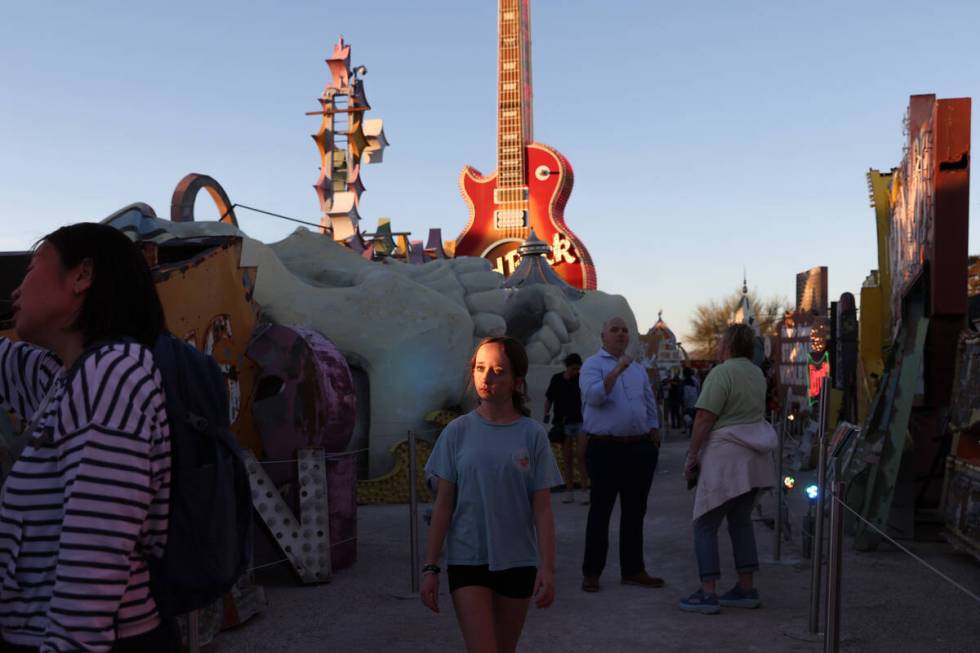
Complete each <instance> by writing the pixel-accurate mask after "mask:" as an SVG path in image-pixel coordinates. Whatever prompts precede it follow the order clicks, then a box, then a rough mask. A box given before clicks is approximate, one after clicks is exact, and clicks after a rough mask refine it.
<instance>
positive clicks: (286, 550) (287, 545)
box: [244, 449, 332, 583]
mask: <svg viewBox="0 0 980 653" xmlns="http://www.w3.org/2000/svg"><path fill="white" fill-rule="evenodd" d="M244 456H245V465H246V468H247V469H248V476H249V481H250V483H251V486H252V505H254V506H255V509H256V510H257V511H258V513H259V516H260V517H261V518H262V522H263V523H264V524H265V526H266V528H268V529H269V533H271V534H272V537H273V538H274V539H275V541H276V543H277V544H278V546H279V547H280V549H281V550H282V553H283V554H284V555H285V556H286V558H287V559H288V560H289V562H290V564H291V565H292V566H293V569H294V570H295V571H296V573H297V575H298V576H299V578H300V580H301V581H302V582H304V583H325V582H329V581H330V575H331V571H332V569H331V565H330V532H329V530H330V520H329V516H328V513H327V499H328V498H327V483H326V458H325V456H324V452H323V450H322V449H301V450H299V451H297V456H298V463H297V464H298V474H297V476H298V481H299V493H300V499H299V501H300V510H299V517H297V516H296V515H294V514H293V511H292V510H291V509H290V508H289V506H288V505H287V504H286V501H285V499H283V497H282V495H281V494H280V493H279V490H278V489H277V488H276V486H275V484H274V483H273V482H272V479H271V478H269V475H268V474H266V472H265V470H264V469H263V468H262V465H261V463H259V461H258V460H256V458H255V455H254V454H252V452H250V451H246V452H245V453H244Z"/></svg>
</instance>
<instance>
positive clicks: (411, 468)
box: [408, 431, 420, 594]
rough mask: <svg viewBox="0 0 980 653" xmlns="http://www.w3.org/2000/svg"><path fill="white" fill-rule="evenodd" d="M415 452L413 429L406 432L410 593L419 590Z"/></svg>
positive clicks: (417, 499)
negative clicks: (410, 567)
mask: <svg viewBox="0 0 980 653" xmlns="http://www.w3.org/2000/svg"><path fill="white" fill-rule="evenodd" d="M415 458H416V454H415V431H409V432H408V518H409V525H408V537H409V540H411V542H410V543H409V547H410V556H411V558H412V562H411V564H412V593H413V594H417V593H418V591H419V573H420V571H419V514H418V513H419V498H418V491H417V488H416V484H417V483H418V481H417V478H418V469H417V467H418V463H417V462H416V459H415Z"/></svg>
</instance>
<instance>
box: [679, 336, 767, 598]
mask: <svg viewBox="0 0 980 653" xmlns="http://www.w3.org/2000/svg"><path fill="white" fill-rule="evenodd" d="M754 351H755V334H754V333H753V331H752V329H751V328H750V327H749V326H748V325H745V324H735V325H732V326H730V327H728V329H727V330H726V331H725V334H724V336H723V337H722V342H721V352H720V354H721V358H722V359H724V362H723V363H722V364H721V365H718V366H717V367H715V368H714V369H713V370H711V373H710V374H708V378H707V379H705V382H704V387H703V388H702V390H701V395H700V396H699V397H698V401H697V404H696V405H695V408H696V410H697V413H696V415H695V418H694V432H693V435H692V436H691V446H690V449H689V450H688V455H687V461H686V462H685V464H684V475H685V476H686V477H687V479H688V482H689V483H693V482H696V483H697V492H696V494H695V498H694V548H695V551H696V553H697V559H698V571H699V573H700V576H701V588H700V589H698V590H697V591H696V592H694V593H693V594H691V595H690V596H689V597H687V598H685V599H681V601H680V609H681V610H685V611H689V612H701V613H705V614H714V613H717V612H719V611H720V610H721V606H726V607H735V608H757V607H759V605H760V601H759V593H758V591H757V590H756V589H755V588H754V587H753V581H752V575H753V573H754V572H755V571H756V570H757V569H758V568H759V557H758V553H757V551H756V546H755V533H754V532H753V530H752V518H751V517H752V508H753V506H754V504H755V497H756V493H757V491H758V490H759V488H764V487H771V486H772V485H773V484H774V481H775V479H774V474H773V469H772V464H771V461H770V452H771V451H772V449H773V448H774V447H775V446H776V433H775V431H774V430H773V428H772V426H770V425H769V423H768V422H766V421H765V402H766V379H765V377H764V376H763V374H762V370H760V369H759V367H758V366H756V365H755V364H754V363H753V362H752V355H753V353H754ZM723 519H727V521H728V534H729V535H730V536H731V539H732V549H733V551H734V554H735V569H736V571H737V572H738V583H737V584H736V585H735V587H733V588H732V589H731V590H730V591H728V592H727V593H725V594H723V595H722V596H721V597H718V596H717V595H716V594H715V585H716V583H717V581H718V579H719V578H720V576H721V570H720V564H719V560H718V527H719V526H720V525H721V521H722V520H723Z"/></svg>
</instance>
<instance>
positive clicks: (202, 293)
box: [153, 237, 262, 452]
mask: <svg viewBox="0 0 980 653" xmlns="http://www.w3.org/2000/svg"><path fill="white" fill-rule="evenodd" d="M215 243H216V245H215V246H214V247H213V248H210V249H206V250H205V251H203V252H201V253H200V254H198V255H196V256H194V257H192V258H191V259H189V260H184V261H180V262H177V263H173V264H170V265H160V266H157V267H156V268H154V270H153V276H154V279H155V281H156V286H157V293H158V294H159V295H160V301H161V302H162V303H163V308H164V312H165V313H166V316H167V328H168V329H169V330H170V332H171V333H173V334H174V335H175V336H177V337H178V338H182V339H184V340H186V341H187V342H190V343H191V344H193V345H194V346H195V347H197V348H198V349H200V350H201V351H203V352H205V353H207V354H211V355H212V356H214V359H215V360H216V361H217V362H218V366H219V367H220V368H221V370H222V372H223V373H224V375H225V379H226V380H227V383H228V398H229V410H230V415H229V417H230V418H231V430H232V432H233V433H234V434H235V436H236V437H237V438H238V442H239V444H241V445H242V446H243V447H246V448H249V449H253V450H255V451H258V452H261V447H262V443H261V441H260V440H259V437H258V433H257V431H256V429H255V424H254V422H253V419H252V410H251V407H252V394H253V388H254V385H255V382H256V380H257V378H258V368H257V366H256V364H255V363H254V362H253V361H252V360H250V359H249V358H248V357H247V356H246V355H245V349H246V347H247V346H248V342H249V339H250V338H251V337H252V331H253V330H254V329H255V322H256V312H257V307H256V305H255V303H254V302H253V301H252V291H253V289H254V288H255V276H256V272H255V268H248V267H241V266H240V261H241V252H242V239H241V238H238V237H224V238H220V239H215ZM165 248H166V246H162V247H161V252H163V250H164V249H165Z"/></svg>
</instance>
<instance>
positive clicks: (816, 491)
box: [804, 485, 820, 501]
mask: <svg viewBox="0 0 980 653" xmlns="http://www.w3.org/2000/svg"><path fill="white" fill-rule="evenodd" d="M804 492H806V498H807V499H809V500H810V501H816V500H817V497H818V496H820V488H818V487H817V486H816V485H807V486H806V489H805V490H804Z"/></svg>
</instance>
